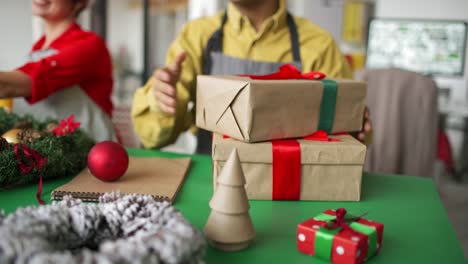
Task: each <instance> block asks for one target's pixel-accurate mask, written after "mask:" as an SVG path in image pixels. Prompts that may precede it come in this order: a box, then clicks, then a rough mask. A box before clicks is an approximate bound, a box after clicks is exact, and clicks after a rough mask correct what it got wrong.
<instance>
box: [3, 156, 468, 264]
mask: <svg viewBox="0 0 468 264" xmlns="http://www.w3.org/2000/svg"><path fill="white" fill-rule="evenodd" d="M128 152H129V154H130V155H132V156H141V157H147V156H160V157H183V156H188V155H180V154H173V153H164V152H159V151H149V150H141V149H129V150H128ZM191 157H192V158H193V163H192V166H191V169H190V172H189V174H188V176H187V179H186V181H185V183H184V185H183V187H182V188H181V190H180V192H179V195H178V197H177V199H176V200H175V202H174V206H175V207H176V208H178V209H179V210H180V211H182V213H183V214H184V215H185V217H186V218H187V219H188V220H189V221H190V222H191V223H192V224H193V225H195V226H196V227H198V228H200V229H203V226H204V224H205V221H206V220H207V218H208V215H209V213H210V208H209V206H208V201H209V200H210V199H211V196H212V194H213V189H212V178H211V177H212V174H211V159H210V157H209V156H202V155H192V156H191ZM70 179H71V177H68V178H64V179H58V180H52V181H48V182H46V183H45V184H44V190H43V195H42V198H43V199H44V200H46V201H49V199H50V192H51V191H52V190H53V189H54V188H56V187H58V186H60V185H62V184H64V183H66V182H68V181H69V180H70ZM36 189H37V185H28V186H23V187H18V188H15V189H11V190H3V191H1V192H0V208H1V209H3V210H4V211H5V212H6V213H10V212H13V211H14V210H15V209H16V208H18V207H23V206H29V205H37V201H36V198H35V193H36ZM250 205H251V208H250V214H251V217H252V220H253V223H254V225H255V229H256V232H257V235H256V237H255V241H254V243H253V245H252V246H251V247H249V248H248V249H246V250H243V251H240V252H235V253H224V252H220V251H217V250H215V249H213V248H208V250H207V256H206V260H207V263H223V264H227V263H327V262H324V261H321V260H319V259H317V258H315V257H312V256H308V255H304V254H301V253H299V252H298V251H297V249H296V237H295V236H296V226H297V224H299V223H300V222H302V221H304V220H307V219H308V218H311V217H313V216H315V215H317V214H318V213H320V212H322V211H324V210H326V209H336V208H339V207H345V208H346V209H347V210H348V212H352V213H354V214H361V213H364V212H368V215H367V217H366V218H368V219H371V220H374V221H378V222H381V223H383V224H384V225H385V229H384V240H383V247H382V250H381V252H380V254H379V255H378V256H375V257H373V258H372V259H370V260H369V262H368V263H450V264H453V263H466V260H465V259H464V255H463V252H462V249H461V247H460V244H459V242H458V240H457V238H456V236H455V232H454V229H453V227H452V226H451V224H450V223H449V219H448V217H447V214H446V212H445V210H444V208H443V206H442V204H441V201H440V199H439V196H438V194H437V190H436V188H435V185H434V183H433V182H432V181H431V180H428V179H423V178H416V177H409V176H397V175H377V174H365V175H364V179H363V186H362V200H361V201H360V202H310V201H300V202H290V201H275V202H272V201H251V202H250ZM0 239H1V238H0Z"/></svg>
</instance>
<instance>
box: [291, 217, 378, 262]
mask: <svg viewBox="0 0 468 264" xmlns="http://www.w3.org/2000/svg"><path fill="white" fill-rule="evenodd" d="M342 212H344V213H342ZM340 213H341V215H342V217H341V220H343V221H340V217H337V215H340ZM345 214H346V210H344V209H342V208H340V209H338V210H336V211H334V210H326V211H325V212H323V213H321V214H319V215H317V216H315V217H314V218H311V219H309V220H307V221H304V222H302V223H300V224H299V225H298V226H297V234H296V240H297V249H298V250H299V251H300V252H302V253H304V254H307V255H311V256H316V257H319V258H322V259H325V260H329V261H331V262H332V263H343V264H354V263H364V261H366V260H367V259H369V258H370V257H372V256H374V255H375V254H377V253H378V252H379V251H380V249H381V247H382V238H383V229H384V225H383V224H381V223H378V222H373V221H370V220H366V219H364V218H360V217H354V216H352V215H349V214H348V215H346V216H344V215H345ZM340 222H341V224H340Z"/></svg>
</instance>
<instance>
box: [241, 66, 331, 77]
mask: <svg viewBox="0 0 468 264" xmlns="http://www.w3.org/2000/svg"><path fill="white" fill-rule="evenodd" d="M241 76H247V77H250V78H252V79H254V80H294V79H307V80H321V79H323V78H325V74H324V73H322V72H318V71H313V72H308V73H301V72H300V71H299V70H298V69H297V68H296V66H294V65H293V64H285V65H283V66H281V67H280V68H279V71H278V72H275V73H272V74H267V75H241Z"/></svg>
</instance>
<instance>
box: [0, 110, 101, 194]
mask: <svg viewBox="0 0 468 264" xmlns="http://www.w3.org/2000/svg"><path fill="white" fill-rule="evenodd" d="M78 127H79V123H77V122H74V119H73V116H70V117H69V118H68V119H66V120H61V121H59V122H57V121H56V120H53V119H47V120H45V121H43V122H41V121H37V120H35V119H34V118H33V117H32V116H29V115H26V116H18V115H16V114H13V113H8V112H6V111H5V110H4V109H2V108H0V189H5V188H11V187H15V186H17V185H22V184H27V183H33V182H38V181H39V184H40V185H41V182H42V178H44V179H52V178H59V177H64V176H70V175H76V174H78V173H79V172H80V171H81V170H83V169H84V168H85V167H86V158H87V155H88V152H89V150H90V149H91V148H92V147H93V145H94V143H95V142H94V141H93V140H92V139H91V138H90V137H89V136H87V135H86V134H85V133H84V132H83V131H82V130H80V129H79V128H78ZM13 130H15V131H13ZM10 132H14V133H15V135H14V136H16V140H17V141H18V142H16V143H12V142H8V141H7V139H5V138H3V137H1V136H2V135H3V136H4V135H5V133H7V134H11V133H10Z"/></svg>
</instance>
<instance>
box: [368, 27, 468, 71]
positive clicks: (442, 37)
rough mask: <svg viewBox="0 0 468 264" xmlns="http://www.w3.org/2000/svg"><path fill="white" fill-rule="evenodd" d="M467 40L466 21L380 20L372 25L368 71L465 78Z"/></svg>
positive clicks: (369, 40) (369, 37)
mask: <svg viewBox="0 0 468 264" xmlns="http://www.w3.org/2000/svg"><path fill="white" fill-rule="evenodd" d="M466 37H467V23H466V22H465V21H449V20H416V19H382V18H376V19H373V20H371V22H370V24H369V34H368V41H367V55H366V68H370V69H375V68H390V67H397V68H402V69H406V70H410V71H415V72H419V73H422V74H425V75H430V76H434V77H461V76H463V73H464V66H465V65H464V64H465V51H466Z"/></svg>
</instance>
